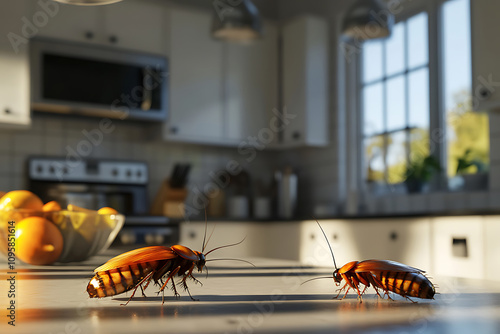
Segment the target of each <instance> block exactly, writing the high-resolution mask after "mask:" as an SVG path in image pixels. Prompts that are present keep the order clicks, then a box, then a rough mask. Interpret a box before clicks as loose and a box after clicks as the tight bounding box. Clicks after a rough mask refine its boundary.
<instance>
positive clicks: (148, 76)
mask: <svg viewBox="0 0 500 334" xmlns="http://www.w3.org/2000/svg"><path fill="white" fill-rule="evenodd" d="M142 75H143V79H142V87H143V93H142V94H143V97H142V103H141V109H142V110H144V111H147V110H150V109H151V105H152V103H153V89H154V88H155V87H154V85H155V82H154V80H153V70H152V69H151V68H149V67H146V68H144V70H143V71H142Z"/></svg>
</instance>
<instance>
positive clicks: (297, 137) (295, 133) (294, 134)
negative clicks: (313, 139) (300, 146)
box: [292, 131, 300, 140]
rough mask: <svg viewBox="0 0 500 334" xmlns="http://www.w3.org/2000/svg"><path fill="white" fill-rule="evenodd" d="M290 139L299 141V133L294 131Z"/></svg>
mask: <svg viewBox="0 0 500 334" xmlns="http://www.w3.org/2000/svg"><path fill="white" fill-rule="evenodd" d="M292 138H293V139H294V140H299V139H300V132H299V131H295V132H294V133H292Z"/></svg>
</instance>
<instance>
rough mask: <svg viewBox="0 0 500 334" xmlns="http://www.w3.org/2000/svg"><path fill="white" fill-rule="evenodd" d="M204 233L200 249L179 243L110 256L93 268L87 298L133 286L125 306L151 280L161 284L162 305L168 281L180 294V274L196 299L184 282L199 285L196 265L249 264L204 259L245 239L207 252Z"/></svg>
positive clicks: (108, 295) (124, 290)
mask: <svg viewBox="0 0 500 334" xmlns="http://www.w3.org/2000/svg"><path fill="white" fill-rule="evenodd" d="M206 232H207V230H206V225H205V236H204V237H203V244H202V251H201V252H198V251H195V250H191V249H190V248H188V247H185V246H181V245H174V246H171V247H167V246H149V247H144V248H139V249H135V250H132V251H129V252H126V253H123V254H120V255H118V256H116V257H114V258H112V259H110V260H109V261H108V262H106V263H104V264H103V265H102V266H100V267H98V268H96V269H95V270H94V272H95V275H94V277H93V278H92V279H91V280H90V282H89V284H88V285H87V292H88V294H89V296H90V298H103V297H110V296H115V295H118V294H121V293H123V292H126V291H130V290H132V289H134V291H133V292H132V295H131V296H130V298H129V299H128V301H127V302H126V303H125V304H122V305H127V304H128V303H129V302H130V300H131V299H132V298H133V297H134V295H135V292H136V291H137V289H138V288H139V287H140V288H141V291H142V294H143V296H145V294H144V290H145V289H146V288H147V287H148V285H149V283H150V282H151V280H153V281H154V283H155V284H156V285H159V286H160V285H161V288H160V290H159V291H158V294H159V293H160V292H161V293H162V305H163V303H164V302H165V295H164V290H165V287H166V286H167V283H168V282H170V281H172V290H173V291H174V295H175V296H176V297H177V298H178V297H179V296H180V295H179V293H178V292H177V289H176V286H175V282H174V277H175V275H177V276H179V277H180V276H182V279H181V281H180V282H179V283H178V284H181V285H182V287H183V288H184V290H185V291H187V293H188V294H189V297H191V299H192V300H196V299H194V298H193V296H191V293H190V292H189V288H188V285H187V279H192V280H194V281H195V283H200V284H202V283H201V282H200V281H198V280H197V279H196V278H195V277H194V276H193V274H192V273H193V270H194V269H195V268H197V269H198V271H199V272H202V271H203V268H206V269H207V267H206V262H207V261H215V260H235V261H242V262H246V263H249V264H252V263H250V262H248V261H245V260H240V259H212V260H206V256H207V255H208V254H210V253H212V252H213V251H215V250H218V249H221V248H225V247H230V246H235V245H238V244H240V243H242V242H243V241H244V240H245V239H243V240H241V241H240V242H237V243H234V244H230V245H225V246H220V247H216V248H214V249H212V250H210V251H208V252H206V253H203V252H204V250H205V247H206V245H207V244H208V241H207V242H206V243H205V238H206ZM212 233H213V231H212ZM209 239H210V237H209ZM252 265H253V264H252ZM207 275H208V269H207ZM164 276H166V279H165V281H163V277H164ZM143 285H144V287H143Z"/></svg>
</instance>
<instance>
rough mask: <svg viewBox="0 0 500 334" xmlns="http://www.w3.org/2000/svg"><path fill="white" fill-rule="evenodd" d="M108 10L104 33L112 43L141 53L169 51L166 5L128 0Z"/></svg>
mask: <svg viewBox="0 0 500 334" xmlns="http://www.w3.org/2000/svg"><path fill="white" fill-rule="evenodd" d="M104 9H105V10H104V15H105V17H104V32H105V36H106V37H105V38H107V40H108V43H111V44H114V45H116V46H118V47H123V48H127V49H133V50H137V51H141V52H149V53H157V54H163V53H164V52H165V49H166V44H167V40H166V36H165V35H166V34H165V26H166V23H165V9H164V7H163V6H161V5H160V4H153V3H144V1H142V0H139V1H130V0H127V1H122V2H119V3H116V4H113V5H109V6H105V7H104Z"/></svg>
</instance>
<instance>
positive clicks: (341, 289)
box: [332, 283, 347, 299]
mask: <svg viewBox="0 0 500 334" xmlns="http://www.w3.org/2000/svg"><path fill="white" fill-rule="evenodd" d="M346 287H347V283H346V284H344V286H343V287H341V288H340V289H337V291H338V292H339V293H337V295H336V296H335V297H333V298H332V299H337V298H338V297H339V296H340V293H341V292H342V291H344V289H345V288H346Z"/></svg>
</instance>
